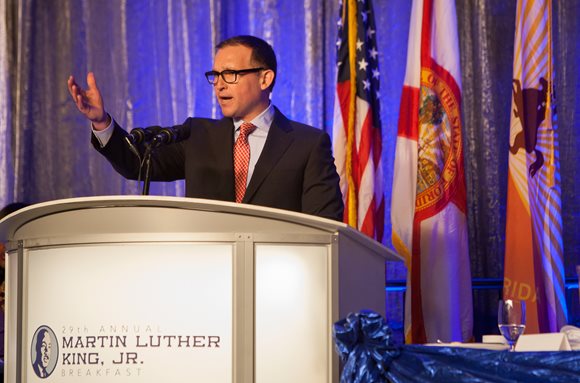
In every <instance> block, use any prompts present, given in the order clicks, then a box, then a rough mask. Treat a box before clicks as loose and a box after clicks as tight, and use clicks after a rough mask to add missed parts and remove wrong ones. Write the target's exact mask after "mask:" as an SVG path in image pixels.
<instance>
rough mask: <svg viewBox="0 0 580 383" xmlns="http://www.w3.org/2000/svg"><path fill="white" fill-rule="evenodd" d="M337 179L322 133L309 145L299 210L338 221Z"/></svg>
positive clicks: (339, 196)
mask: <svg viewBox="0 0 580 383" xmlns="http://www.w3.org/2000/svg"><path fill="white" fill-rule="evenodd" d="M339 180H340V179H339V176H338V173H337V172H336V167H335V165H334V157H333V156H332V149H331V143H330V137H329V136H328V134H327V133H322V134H320V135H319V136H318V140H317V142H316V144H315V145H314V146H313V147H312V150H311V152H310V156H309V158H308V161H307V163H306V168H305V170H304V183H303V190H302V210H303V212H304V213H307V214H313V215H317V216H320V217H324V218H330V219H334V220H336V221H342V219H343V211H344V205H343V201H342V193H341V192H340V185H339Z"/></svg>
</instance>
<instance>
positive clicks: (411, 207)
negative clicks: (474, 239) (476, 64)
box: [391, 0, 473, 343]
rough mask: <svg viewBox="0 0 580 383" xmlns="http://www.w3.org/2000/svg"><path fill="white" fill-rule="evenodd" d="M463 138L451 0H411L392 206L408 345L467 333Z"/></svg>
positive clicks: (457, 337)
mask: <svg viewBox="0 0 580 383" xmlns="http://www.w3.org/2000/svg"><path fill="white" fill-rule="evenodd" d="M461 137H462V134H461V72H460V67H459V44H458V37H457V19H456V15H455V1H454V0H415V1H413V8H412V13H411V27H410V32H409V45H408V56H407V69H406V73H405V84H404V87H403V93H402V97H401V110H400V117H399V129H398V136H397V149H396V156H395V171H394V179H393V194H392V195H393V197H392V205H391V218H392V224H393V245H394V246H395V247H396V249H397V250H398V251H399V253H400V254H402V255H404V256H405V258H406V264H407V269H408V276H407V294H406V303H405V338H406V340H407V342H408V343H424V342H426V341H429V342H434V341H436V340H438V339H439V340H442V341H447V342H448V341H467V340H469V339H471V337H472V328H473V303H472V298H471V273H470V265H469V253H468V244H467V222H466V214H465V212H466V197H465V196H466V193H465V179H464V172H463V142H462V138H461Z"/></svg>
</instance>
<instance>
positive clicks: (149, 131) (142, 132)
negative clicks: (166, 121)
mask: <svg viewBox="0 0 580 383" xmlns="http://www.w3.org/2000/svg"><path fill="white" fill-rule="evenodd" d="M160 130H161V127H160V126H151V127H149V128H134V129H132V130H131V132H130V133H129V134H128V135H127V137H126V139H127V141H129V144H131V145H138V144H140V143H142V142H150V141H151V140H152V139H153V137H155V135H156V134H157V133H159V131H160Z"/></svg>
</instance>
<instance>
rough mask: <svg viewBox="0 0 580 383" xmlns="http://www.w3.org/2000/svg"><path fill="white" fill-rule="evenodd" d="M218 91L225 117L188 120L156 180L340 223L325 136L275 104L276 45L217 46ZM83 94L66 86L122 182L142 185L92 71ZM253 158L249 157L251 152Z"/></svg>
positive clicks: (241, 39)
mask: <svg viewBox="0 0 580 383" xmlns="http://www.w3.org/2000/svg"><path fill="white" fill-rule="evenodd" d="M216 48H217V49H216V55H215V58H214V66H213V70H211V71H209V72H207V73H206V74H205V75H206V78H207V80H208V81H209V83H210V84H212V85H213V87H214V91H215V94H216V97H217V99H218V102H219V104H220V107H221V110H222V114H223V115H224V118H223V119H221V120H211V119H201V118H188V119H187V120H186V121H185V122H184V123H183V124H182V125H181V126H179V127H176V128H178V129H179V130H185V131H187V132H188V134H189V137H188V138H187V139H186V140H184V141H182V142H179V143H176V144H171V145H167V146H163V147H160V148H158V149H157V150H156V151H155V153H154V155H153V159H152V162H153V165H152V180H155V181H173V180H177V179H183V178H185V180H186V196H188V197H195V198H208V199H217V200H223V201H237V202H242V203H249V204H254V205H261V206H269V207H275V208H280V209H287V210H293V211H298V212H303V213H307V214H313V215H318V216H321V217H325V218H331V219H335V220H342V213H343V202H342V196H341V193H340V188H339V177H338V174H337V173H336V168H335V166H334V159H333V157H332V153H331V143H330V138H329V136H328V134H326V133H325V132H323V131H321V130H319V129H316V128H313V127H310V126H307V125H303V124H300V123H297V122H294V121H291V120H289V119H287V118H286V117H285V116H284V115H283V114H282V113H281V112H280V111H279V110H278V109H277V108H276V107H274V106H273V105H272V104H271V103H270V94H271V92H272V88H273V87H274V83H275V78H276V70H277V63H276V56H275V54H274V51H273V49H272V47H271V46H270V45H269V44H268V43H266V42H265V41H263V40H261V39H259V38H256V37H253V36H237V37H233V38H230V39H227V40H225V41H223V42H222V43H220V44H219V45H218V46H217V47H216ZM87 83H88V88H87V89H86V90H83V89H82V88H81V87H80V86H79V85H78V84H77V83H76V82H75V80H74V78H73V77H72V76H71V77H70V78H69V80H68V88H69V92H70V93H71V96H72V97H73V99H74V101H75V103H76V105H77V108H78V109H79V111H80V112H81V113H83V114H84V115H85V116H86V117H87V118H88V119H89V120H90V121H91V122H92V127H93V137H92V142H93V145H94V146H95V148H96V149H97V150H98V151H99V152H101V153H102V154H103V155H104V156H105V157H106V158H107V159H108V160H109V161H110V162H111V164H112V165H113V167H114V168H115V169H116V170H117V171H118V172H119V173H120V174H122V175H123V176H125V177H127V178H131V179H136V178H137V177H138V175H139V159H138V157H137V156H136V155H135V154H134V153H133V152H132V151H131V150H130V146H129V144H128V143H127V141H126V140H125V137H126V136H127V132H125V131H124V130H123V129H122V128H121V127H120V126H119V125H118V124H117V123H116V122H115V121H114V120H113V119H112V118H111V117H110V116H109V115H108V114H107V113H106V111H105V109H104V104H103V100H102V97H101V94H100V92H99V89H98V87H97V84H96V80H95V77H94V75H93V74H92V73H89V74H88V75H87ZM248 153H249V154H248Z"/></svg>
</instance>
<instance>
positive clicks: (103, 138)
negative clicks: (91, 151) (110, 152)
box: [91, 117, 115, 148]
mask: <svg viewBox="0 0 580 383" xmlns="http://www.w3.org/2000/svg"><path fill="white" fill-rule="evenodd" d="M91 130H92V132H93V134H94V135H95V137H97V140H98V141H99V144H101V148H104V147H105V146H107V143H108V142H109V140H110V139H111V136H112V135H113V131H114V130H115V128H114V124H113V118H112V117H111V123H110V124H109V126H107V127H106V128H105V129H103V130H96V129H95V128H94V127H93V124H91Z"/></svg>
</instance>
